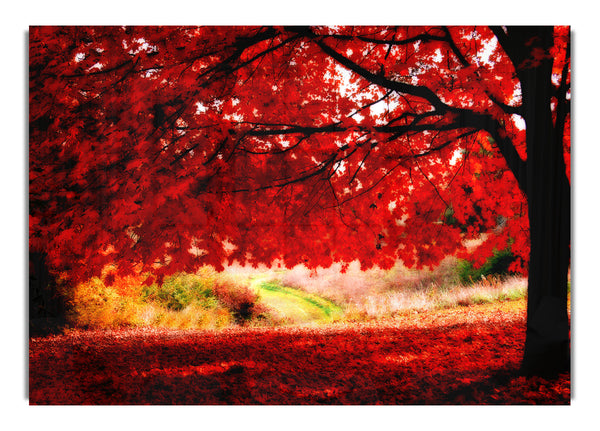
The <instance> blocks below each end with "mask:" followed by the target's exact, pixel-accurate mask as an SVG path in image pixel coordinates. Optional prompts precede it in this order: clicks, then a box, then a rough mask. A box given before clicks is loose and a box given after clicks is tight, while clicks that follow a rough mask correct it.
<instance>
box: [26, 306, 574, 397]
mask: <svg viewBox="0 0 600 431" xmlns="http://www.w3.org/2000/svg"><path fill="white" fill-rule="evenodd" d="M524 319H525V310H524V304H523V302H520V303H514V302H509V303H502V304H494V305H486V306H477V307H465V308H459V309H453V310H445V311H435V312H425V313H420V314H411V315H406V316H402V317H399V318H397V319H395V320H392V321H388V322H384V323H381V322H380V323H376V324H371V323H363V324H349V325H333V326H327V327H287V328H286V327H282V328H279V329H255V328H254V329H253V328H237V329H231V330H227V331H224V332H211V331H207V332H202V331H187V332H186V331H165V330H156V329H133V330H120V331H93V332H72V333H69V334H66V335H59V336H52V337H47V338H33V339H31V340H30V345H29V364H30V375H29V388H30V394H29V396H30V403H31V404H569V403H570V376H569V375H568V374H563V375H560V376H559V377H557V378H554V379H545V378H540V377H535V378H525V377H522V376H518V374H517V369H518V365H519V361H520V357H521V350H522V346H523V343H524V338H525V337H524V335H525V334H524V327H523V326H524V325H523V324H524Z"/></svg>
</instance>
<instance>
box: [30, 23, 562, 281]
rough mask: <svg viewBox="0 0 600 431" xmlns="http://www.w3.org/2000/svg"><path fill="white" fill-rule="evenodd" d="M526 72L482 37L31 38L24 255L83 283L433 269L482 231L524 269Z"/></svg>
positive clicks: (474, 31) (137, 31) (257, 30)
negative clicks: (185, 275)
mask: <svg viewBox="0 0 600 431" xmlns="http://www.w3.org/2000/svg"><path fill="white" fill-rule="evenodd" d="M565 32H566V35H567V36H568V29H567V30H565V29H561V28H558V29H556V31H555V36H556V37H555V39H556V42H555V47H554V48H553V51H552V52H551V53H544V52H540V53H537V54H536V55H538V57H539V56H544V55H552V56H553V58H554V59H555V73H556V75H557V76H560V74H561V71H562V70H563V68H564V67H565V58H566V55H565V46H566V40H564V39H566V37H567V36H565ZM528 61H529V63H527V62H525V63H524V64H522V65H517V66H515V65H514V64H513V63H512V62H511V60H510V59H509V58H508V56H507V55H506V54H505V53H504V51H503V50H502V48H501V47H500V45H499V44H498V43H497V39H496V37H495V36H494V33H493V32H492V31H491V30H490V29H488V28H484V27H451V28H447V27H315V28H303V27H291V28H278V27H33V28H31V32H30V93H29V94H30V250H34V251H44V252H45V253H46V254H47V256H48V259H49V262H50V264H51V266H52V267H53V268H54V269H56V270H61V271H68V273H69V274H70V276H71V277H72V278H74V279H85V278H87V277H90V276H92V275H98V274H99V273H100V271H101V269H102V268H103V267H104V266H105V265H107V264H116V265H117V266H118V269H119V272H120V273H121V274H127V273H132V272H153V273H154V274H157V275H159V276H160V275H165V274H168V273H172V272H175V271H193V270H195V269H197V268H198V267H200V266H202V265H213V266H215V267H216V268H219V269H221V268H223V265H224V264H225V263H226V262H232V261H238V262H240V263H242V264H253V265H257V264H259V263H266V264H272V263H273V262H276V261H280V262H283V263H284V264H285V265H286V266H293V265H296V264H299V263H302V264H305V265H307V266H308V267H317V266H324V267H326V266H329V265H331V264H332V263H333V262H349V261H352V260H356V259H358V260H360V262H361V264H362V266H363V267H364V268H368V267H371V266H373V265H379V266H381V267H384V268H385V267H390V266H391V265H393V263H394V262H395V261H396V260H397V259H402V260H403V261H404V262H405V263H406V264H416V265H418V266H422V265H434V264H436V263H437V262H439V261H440V259H442V258H443V257H444V256H445V255H447V254H451V253H456V252H460V251H464V250H465V249H464V241H465V240H466V239H472V238H477V237H479V236H480V235H481V234H485V238H486V241H484V242H483V243H482V245H481V246H480V248H479V250H478V251H477V253H476V254H477V256H479V257H480V259H483V258H485V257H486V256H488V255H489V254H491V252H492V250H493V249H503V248H505V247H506V246H507V245H509V244H510V245H511V246H512V250H513V252H514V253H515V254H516V255H517V256H519V257H520V260H518V261H517V263H516V265H515V267H514V268H513V269H516V270H521V271H524V268H526V264H527V258H528V254H529V249H528V247H529V245H528V243H529V242H528V221H527V206H526V199H525V196H524V194H523V193H522V191H521V189H520V188H519V182H518V181H517V179H516V178H515V176H514V175H513V172H515V171H518V166H519V164H521V163H524V161H525V160H526V157H527V155H526V145H525V127H524V122H523V120H522V117H521V115H520V112H519V109H520V102H521V101H520V84H519V81H518V79H517V78H516V73H515V67H517V68H518V67H523V68H526V67H530V66H531V64H533V63H535V61H536V57H535V56H533V57H532V58H530V59H528ZM556 85H557V87H558V86H559V80H557V84H556ZM567 126H568V124H567ZM565 130H566V131H565V134H566V135H568V130H569V128H568V127H565ZM565 141H566V144H565V153H566V155H568V153H569V152H570V145H569V143H568V140H565ZM507 160H508V161H509V164H511V166H509V165H508V164H507ZM567 166H568V163H567ZM515 167H516V169H515Z"/></svg>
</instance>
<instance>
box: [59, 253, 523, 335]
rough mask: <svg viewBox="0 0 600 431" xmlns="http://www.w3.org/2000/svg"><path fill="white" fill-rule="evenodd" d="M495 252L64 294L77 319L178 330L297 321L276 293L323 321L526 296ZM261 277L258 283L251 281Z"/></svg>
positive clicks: (246, 272) (176, 278) (117, 284)
mask: <svg viewBox="0 0 600 431" xmlns="http://www.w3.org/2000/svg"><path fill="white" fill-rule="evenodd" d="M491 259H492V261H491V262H488V263H486V265H484V266H483V267H482V268H478V269H474V268H473V267H472V265H470V264H468V263H466V262H464V261H459V260H458V259H456V258H452V257H450V258H447V259H445V260H444V261H442V263H441V264H440V265H439V266H438V267H437V268H435V269H431V270H420V271H416V270H411V269H408V268H406V267H404V266H402V265H401V264H400V263H399V264H397V265H396V266H395V267H393V268H392V269H390V270H387V271H384V270H381V269H372V270H368V271H361V270H360V269H359V268H358V266H357V264H352V265H350V267H349V268H348V270H347V271H346V272H345V273H342V271H341V268H338V267H336V266H335V265H334V266H333V267H331V268H329V269H318V270H312V271H311V270H308V269H306V268H304V267H295V268H292V269H290V270H269V269H261V270H260V271H258V270H252V269H246V268H230V269H229V270H228V271H226V272H225V273H217V272H216V271H214V270H212V269H211V268H208V267H207V268H203V269H202V270H200V271H199V272H198V273H196V274H176V275H173V276H170V277H166V278H165V279H164V281H163V283H162V285H158V284H156V283H153V284H150V285H145V283H144V280H145V279H146V278H147V275H146V276H139V277H131V276H130V277H122V278H120V277H115V279H114V282H113V283H112V284H111V285H108V284H106V283H104V282H103V281H102V279H101V278H92V279H91V280H89V281H87V282H85V283H81V284H79V285H77V286H76V287H75V288H74V289H69V290H65V292H64V294H65V295H66V296H67V300H68V304H69V309H70V311H69V314H68V318H69V321H70V323H71V325H73V326H77V327H87V328H110V327H121V326H155V327H166V328H179V329H186V328H196V329H218V328H223V327H227V326H231V325H257V326H258V325H260V326H276V325H281V324H287V323H293V322H294V319H293V318H291V316H289V318H288V317H286V313H289V312H296V313H297V312H303V311H302V310H300V311H299V310H291V309H289V310H286V309H285V306H284V305H283V302H281V301H279V304H280V307H284V308H282V309H276V308H271V306H272V304H273V301H268V299H269V298H270V296H271V295H272V294H276V295H278V296H277V298H279V297H280V296H281V297H286V298H289V300H288V301H287V302H288V303H289V304H293V303H294V301H295V303H296V304H298V303H301V304H304V303H305V305H304V306H305V307H313V308H316V309H318V310H320V312H321V314H322V315H324V316H325V319H318V320H320V321H323V322H327V321H361V320H372V319H377V318H382V317H385V318H388V317H393V316H395V315H398V314H403V313H405V312H409V311H419V310H432V309H442V308H452V307H459V306H469V305H473V304H483V303H489V302H496V301H510V300H519V299H522V298H525V297H526V294H527V281H526V279H524V278H520V277H515V276H510V275H506V274H503V273H500V274H498V273H495V272H496V271H497V270H498V268H500V269H501V268H502V265H505V264H506V261H507V259H508V257H507V255H506V253H497V254H495V255H494V257H493V258H491ZM257 276H258V277H259V278H260V280H261V283H260V286H261V288H260V289H256V287H252V286H253V285H254V286H255V285H256V280H257ZM260 292H262V294H264V295H266V297H265V300H261V296H260ZM271 299H272V298H271ZM291 300H293V301H292V302H290V301H291ZM266 304H269V305H268V306H267V305H266ZM300 306H302V305H300ZM275 307H277V305H275ZM294 307H296V306H295V305H294ZM307 310H308V308H307ZM306 313H308V311H306ZM308 314H310V313H308ZM311 318H316V317H309V319H311Z"/></svg>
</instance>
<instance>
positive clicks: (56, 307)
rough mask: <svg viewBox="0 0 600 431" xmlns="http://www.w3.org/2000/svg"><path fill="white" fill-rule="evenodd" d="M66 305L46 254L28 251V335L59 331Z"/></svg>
mask: <svg viewBox="0 0 600 431" xmlns="http://www.w3.org/2000/svg"><path fill="white" fill-rule="evenodd" d="M65 315H66V306H65V302H64V300H63V298H62V297H61V296H60V294H59V293H58V292H57V283H56V279H55V277H54V276H53V275H52V273H51V272H50V271H49V269H48V265H47V263H46V254H45V253H39V252H32V251H30V252H29V336H34V335H45V334H48V333H53V332H57V331H60V329H61V328H62V327H63V326H64V325H65V322H66V318H65Z"/></svg>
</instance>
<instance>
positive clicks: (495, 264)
mask: <svg viewBox="0 0 600 431" xmlns="http://www.w3.org/2000/svg"><path fill="white" fill-rule="evenodd" d="M514 259H515V258H514V256H513V254H512V252H511V250H510V247H507V248H506V249H504V250H501V251H497V250H495V251H494V254H493V255H492V256H491V257H489V258H488V259H487V260H486V261H485V263H484V264H483V265H482V266H481V267H480V268H475V267H474V265H473V263H471V262H469V261H468V260H461V261H459V262H458V264H457V266H456V271H457V273H458V276H459V279H460V281H461V282H462V283H463V284H473V283H476V282H479V281H480V280H482V279H485V278H486V277H488V276H497V275H509V274H510V271H509V270H508V268H509V267H510V264H511V263H512V262H513V261H514Z"/></svg>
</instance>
